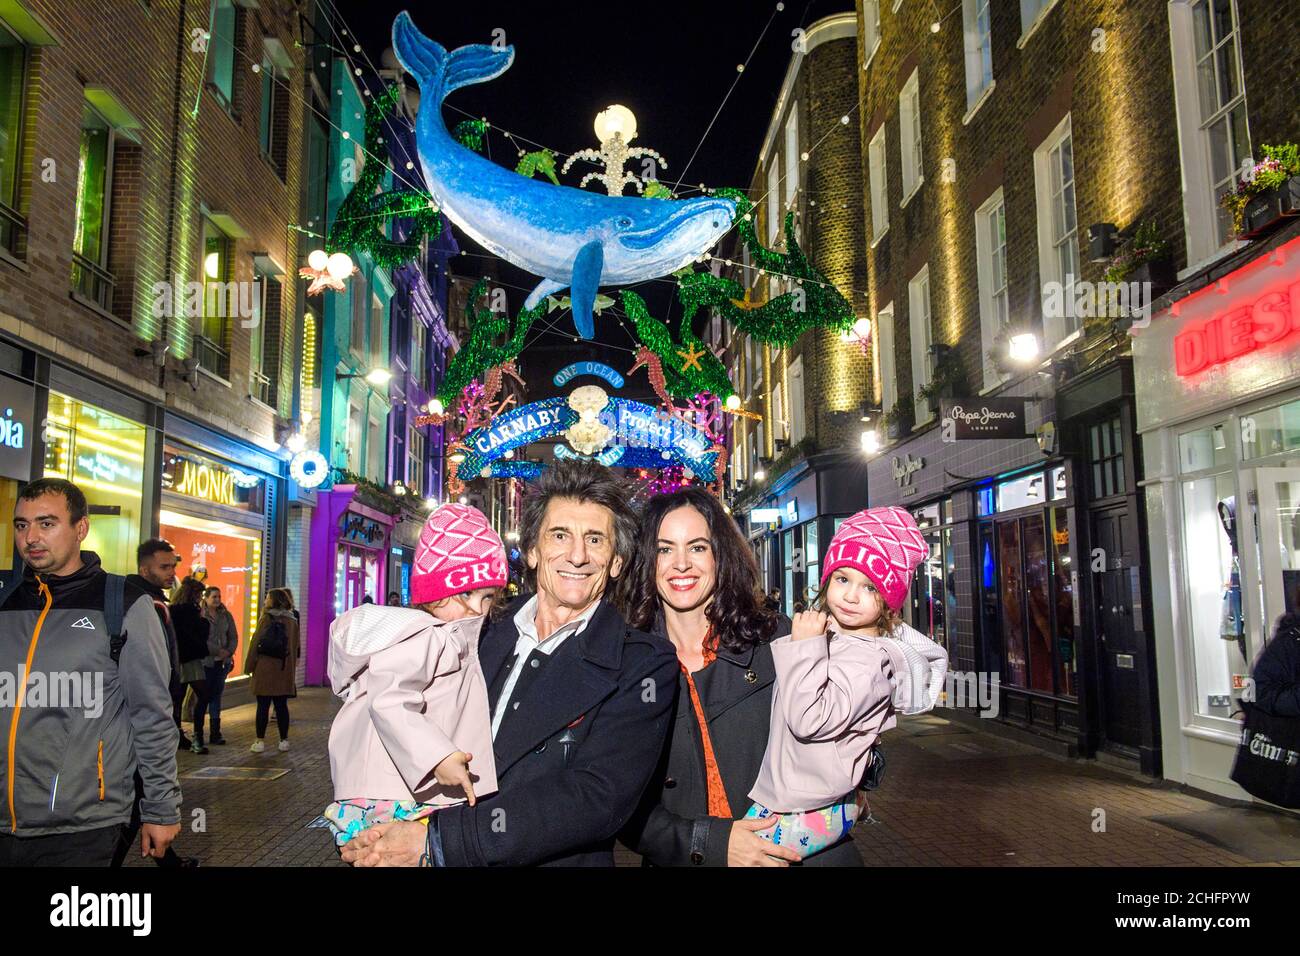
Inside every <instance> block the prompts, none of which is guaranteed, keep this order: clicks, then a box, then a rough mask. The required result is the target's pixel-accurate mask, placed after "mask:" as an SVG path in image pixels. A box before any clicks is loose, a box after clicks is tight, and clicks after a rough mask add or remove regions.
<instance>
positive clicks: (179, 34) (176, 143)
mask: <svg viewBox="0 0 1300 956" xmlns="http://www.w3.org/2000/svg"><path fill="white" fill-rule="evenodd" d="M186 6H187V0H180V10H179V12H178V13H177V14H176V63H175V67H174V70H175V74H176V83H175V86H174V87H173V89H172V142H171V174H170V176H169V177H168V185H167V271H166V273H164V275H163V279H164V281H166V282H167V284H168V286H169V287H170V285H171V283H172V281H173V280H174V279H175V278H176V250H175V248H174V246H173V244H174V243H175V241H176V183H177V174H178V165H179V164H178V163H177V159H178V156H179V153H180V136H181V87H182V85H183V76H182V72H181V67H182V66H183V64H184V62H185V50H186V43H185V11H186ZM200 83H202V79H200ZM175 303H176V290H175V289H172V305H173V307H174V306H175ZM158 333H159V335H158V337H159V339H161V340H162V341H163V342H170V341H171V318H170V316H169V315H168V314H167V313H165V312H164V313H163V315H162V327H161V328H160V329H159V330H158ZM166 383H167V360H166V358H165V357H164V359H163V364H162V366H161V367H160V368H159V369H158V387H159V388H160V389H161V388H165V386H166ZM164 401H166V399H165V398H164Z"/></svg>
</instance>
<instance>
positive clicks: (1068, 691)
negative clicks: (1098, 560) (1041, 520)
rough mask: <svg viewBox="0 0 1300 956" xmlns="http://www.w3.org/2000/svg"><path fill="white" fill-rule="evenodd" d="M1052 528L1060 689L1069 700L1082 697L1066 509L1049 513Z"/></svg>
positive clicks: (1054, 631) (1052, 560) (1050, 537)
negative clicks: (1080, 692) (1080, 693)
mask: <svg viewBox="0 0 1300 956" xmlns="http://www.w3.org/2000/svg"><path fill="white" fill-rule="evenodd" d="M1048 515H1049V516H1050V518H1051V522H1052V524H1051V528H1050V529H1049V530H1050V534H1049V537H1048V542H1047V544H1048V553H1049V554H1050V555H1051V574H1052V578H1053V581H1052V593H1053V594H1054V595H1055V598H1056V601H1055V603H1056V624H1055V628H1054V629H1053V632H1052V633H1053V634H1055V636H1056V668H1057V678H1056V686H1057V688H1058V691H1059V693H1061V694H1064V695H1065V696H1066V697H1078V696H1079V677H1078V661H1077V656H1076V654H1075V648H1074V601H1075V597H1074V577H1073V575H1072V574H1071V572H1072V571H1073V570H1074V568H1073V563H1074V558H1073V556H1072V555H1071V554H1070V525H1069V520H1068V512H1067V511H1066V509H1065V508H1053V509H1052V510H1051V511H1049V512H1048Z"/></svg>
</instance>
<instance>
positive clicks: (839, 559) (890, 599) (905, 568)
mask: <svg viewBox="0 0 1300 956" xmlns="http://www.w3.org/2000/svg"><path fill="white" fill-rule="evenodd" d="M929 552H930V548H929V545H927V544H926V543H925V538H924V537H923V536H922V534H921V531H920V529H919V528H917V526H916V522H915V521H914V520H913V519H912V516H911V515H910V514H908V513H907V512H906V511H904V510H903V509H902V508H892V507H891V508H867V509H866V510H865V511H859V512H858V513H857V514H855V515H854V516H853V517H852V518H849V519H848V520H847V521H845V522H844V524H842V525H840V530H839V531H836V532H835V537H834V538H832V539H831V545H830V547H829V548H827V549H826V558H825V563H824V565H823V568H822V581H821V583H822V586H823V587H825V585H826V582H827V580H828V579H829V578H830V576H831V572H832V571H834V570H835V569H836V568H843V567H850V568H855V569H856V570H858V571H861V572H862V573H863V574H865V575H866V576H867V577H868V578H870V579H871V583H872V584H874V585H875V586H876V590H877V591H879V592H880V596H881V597H882V598H883V599H884V601H885V604H887V605H888V606H889V607H890V608H892V609H893V610H895V611H897V610H898V609H899V608H901V607H902V606H903V601H904V600H905V599H906V598H907V589H908V588H909V587H910V586H911V584H912V572H913V571H915V570H916V566H917V565H918V564H920V563H921V562H922V561H923V560H924V559H925V556H926V555H927V554H929Z"/></svg>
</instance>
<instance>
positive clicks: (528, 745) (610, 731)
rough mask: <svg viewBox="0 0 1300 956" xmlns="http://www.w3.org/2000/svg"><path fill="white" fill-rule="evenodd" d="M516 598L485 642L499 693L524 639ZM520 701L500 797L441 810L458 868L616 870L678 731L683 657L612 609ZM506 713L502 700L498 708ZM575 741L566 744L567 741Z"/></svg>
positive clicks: (498, 750) (499, 763)
mask: <svg viewBox="0 0 1300 956" xmlns="http://www.w3.org/2000/svg"><path fill="white" fill-rule="evenodd" d="M522 606H523V600H521V601H518V602H516V603H515V604H514V605H513V606H512V607H511V608H509V609H508V610H507V612H506V613H505V614H503V615H501V617H500V618H498V619H497V620H496V621H495V622H493V623H492V624H490V625H489V626H488V627H487V629H486V630H485V631H484V633H483V635H482V636H481V637H480V639H479V660H480V662H481V663H482V666H483V676H484V677H485V678H486V680H487V684H488V687H490V688H493V694H494V695H495V694H497V693H499V688H500V685H501V681H500V680H498V677H499V675H500V671H501V669H502V668H505V667H508V666H509V665H510V659H511V657H512V655H513V653H514V649H515V643H516V641H517V640H518V636H519V635H518V632H517V631H516V629H515V624H514V614H515V612H516V611H518V609H519V608H520V607H522ZM553 654H554V656H553V658H552V660H550V661H549V662H548V663H547V665H546V666H545V667H544V668H542V669H541V671H540V673H539V675H538V677H537V679H536V680H535V681H533V682H531V683H530V684H529V685H528V686H527V687H526V688H525V689H524V690H523V692H522V694H519V693H517V694H516V695H515V697H514V698H513V699H512V700H511V704H512V705H513V704H514V703H515V702H516V701H517V702H518V704H519V707H518V709H516V710H513V711H512V712H511V713H510V715H509V717H508V719H506V720H504V721H503V722H502V724H501V727H500V730H499V731H498V733H497V737H496V740H495V742H494V746H493V751H494V753H495V756H496V770H497V780H498V782H499V785H500V790H499V792H498V793H496V794H494V795H492V796H490V797H487V798H485V799H483V800H480V801H478V804H477V805H476V806H473V807H469V806H458V807H451V808H449V809H447V810H443V811H440V812H439V813H438V830H439V833H440V836H441V840H442V850H443V855H444V858H445V860H446V864H447V865H448V866H529V865H537V864H544V865H552V866H613V865H614V835H615V834H616V833H617V832H618V831H619V829H620V828H621V827H622V826H623V824H624V823H626V822H627V820H628V818H629V817H630V816H631V815H632V812H633V810H635V809H636V806H637V803H638V801H639V800H640V798H641V794H642V792H643V791H644V790H645V788H646V784H647V783H648V782H649V780H650V775H651V774H652V773H653V772H654V769H655V765H656V763H657V762H658V759H659V755H660V752H661V751H662V749H663V744H664V738H665V736H666V734H667V732H668V723H669V720H670V719H671V715H672V713H673V706H674V703H675V701H674V696H675V694H676V691H677V669H678V665H677V655H676V654H675V653H674V651H673V648H672V645H671V644H670V643H669V642H668V641H667V640H666V639H665V638H662V637H657V636H654V635H650V634H643V633H642V632H640V631H637V630H635V629H633V628H631V627H629V626H628V624H627V622H626V621H624V620H623V617H622V615H621V614H619V612H618V611H617V610H615V609H614V608H613V607H612V606H611V605H610V604H608V603H607V602H605V601H602V602H601V603H600V605H599V607H598V608H597V609H596V612H595V614H594V615H593V616H592V618H591V620H590V621H589V622H588V624H587V626H586V627H585V628H584V629H583V630H582V632H581V633H579V634H576V635H573V636H571V637H569V638H567V639H566V640H565V641H564V643H563V644H561V645H560V647H559V648H557V649H556V650H555V651H554V652H553ZM490 702H491V704H492V706H493V709H494V711H495V707H496V703H497V701H496V699H495V696H493V697H492V699H491V700H490ZM562 738H563V739H562Z"/></svg>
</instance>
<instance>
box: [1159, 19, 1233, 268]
mask: <svg viewBox="0 0 1300 956" xmlns="http://www.w3.org/2000/svg"><path fill="white" fill-rule="evenodd" d="M1169 28H1170V34H1171V36H1172V39H1173V43H1172V51H1173V69H1174V98H1175V101H1176V103H1177V107H1178V109H1177V111H1176V112H1177V118H1178V139H1179V152H1180V154H1181V157H1182V165H1183V216H1184V219H1185V226H1186V235H1187V261H1188V265H1189V266H1195V265H1197V264H1198V263H1201V262H1203V261H1204V260H1205V259H1207V258H1209V257H1210V256H1212V255H1213V254H1214V253H1216V252H1217V251H1218V250H1219V249H1220V248H1221V247H1222V246H1223V245H1224V244H1226V243H1228V242H1230V241H1231V240H1232V238H1233V235H1232V217H1231V215H1230V214H1229V213H1228V211H1227V210H1226V209H1224V208H1223V207H1221V206H1220V205H1219V201H1220V199H1221V198H1222V196H1223V195H1224V194H1225V193H1228V192H1231V191H1233V190H1235V189H1236V188H1237V184H1238V183H1239V182H1240V180H1241V177H1242V176H1243V174H1244V173H1245V171H1246V169H1248V168H1249V167H1250V165H1251V156H1250V130H1249V126H1248V123H1247V116H1246V93H1245V87H1244V85H1243V83H1242V73H1241V51H1240V41H1239V37H1240V33H1239V20H1238V16H1237V4H1236V0H1188V2H1182V3H1171V4H1169Z"/></svg>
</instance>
